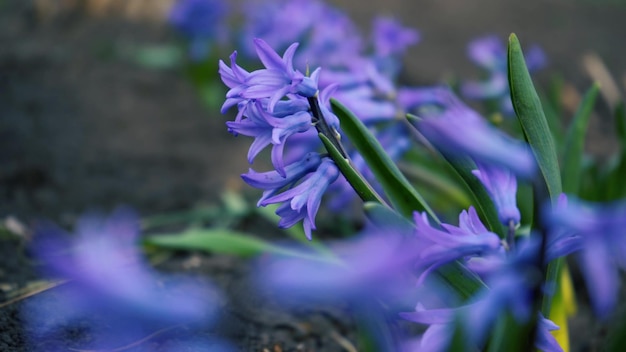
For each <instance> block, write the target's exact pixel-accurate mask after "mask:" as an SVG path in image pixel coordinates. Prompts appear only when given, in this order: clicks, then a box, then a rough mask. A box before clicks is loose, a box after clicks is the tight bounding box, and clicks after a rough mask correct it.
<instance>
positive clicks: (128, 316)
mask: <svg viewBox="0 0 626 352" xmlns="http://www.w3.org/2000/svg"><path fill="white" fill-rule="evenodd" d="M138 236H139V219H138V218H137V216H136V214H135V213H134V212H132V211H130V210H129V209H124V208H119V209H117V210H115V211H114V212H113V213H112V214H111V215H110V216H109V217H106V218H105V217H103V216H100V215H96V214H87V215H83V216H82V217H81V218H80V219H79V221H78V223H77V225H76V229H75V236H69V235H68V234H67V233H66V232H65V231H63V230H61V229H60V228H58V227H56V226H54V225H51V224H41V225H40V226H38V227H37V228H36V232H35V236H34V238H33V253H34V254H35V256H36V257H37V259H39V260H41V261H42V262H43V263H44V264H45V265H44V266H43V270H44V271H45V273H46V274H48V275H53V276H54V277H61V278H64V279H69V282H68V283H67V284H65V285H63V286H62V287H59V288H56V289H55V290H54V292H49V293H46V294H42V295H38V296H37V297H34V298H33V299H31V300H29V301H28V302H27V304H26V306H25V307H24V309H23V314H24V319H25V321H26V322H27V324H29V326H30V328H29V332H31V333H32V334H33V338H36V339H37V340H38V341H45V340H53V339H54V338H51V337H52V336H55V335H57V336H62V335H61V334H63V333H64V331H65V330H67V329H72V327H74V328H75V327H76V326H80V327H81V329H85V326H88V328H87V329H89V330H90V335H89V337H90V342H89V344H90V345H91V346H92V347H93V348H96V349H98V350H100V349H102V350H104V349H106V350H112V349H113V348H112V346H115V345H118V346H119V345H122V346H123V345H126V344H129V343H132V342H135V341H137V340H138V339H141V338H144V337H145V336H147V335H149V334H151V333H153V332H154V331H156V330H158V329H160V328H163V326H164V325H165V326H172V324H174V325H175V324H181V323H189V322H192V321H194V322H203V323H206V322H210V321H211V320H213V319H214V317H215V313H216V307H217V305H216V304H215V301H216V300H219V295H218V294H217V292H216V290H215V289H213V288H212V287H211V286H210V285H208V283H206V282H200V281H199V280H198V279H191V278H190V279H184V278H181V277H174V276H172V275H162V274H159V273H157V272H156V271H155V270H153V269H152V268H151V267H150V265H149V264H148V263H147V262H146V261H145V260H144V259H143V258H142V256H141V253H140V248H141V247H140V245H139V243H138V242H139V240H140V239H139V237H138ZM57 338H58V337H57ZM41 347H42V348H44V349H46V350H48V348H45V347H43V345H42V346H41ZM49 347H50V346H49ZM50 349H54V348H52V347H50Z"/></svg>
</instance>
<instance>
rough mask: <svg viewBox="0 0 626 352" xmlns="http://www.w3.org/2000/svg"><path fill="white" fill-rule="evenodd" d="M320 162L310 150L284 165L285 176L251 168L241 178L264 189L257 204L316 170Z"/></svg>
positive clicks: (317, 155) (255, 186)
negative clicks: (300, 157)
mask: <svg viewBox="0 0 626 352" xmlns="http://www.w3.org/2000/svg"><path fill="white" fill-rule="evenodd" d="M321 162H322V157H321V156H320V154H319V153H315V152H310V153H308V154H306V155H305V156H304V157H303V158H302V159H300V160H298V161H296V162H294V163H292V164H289V165H287V166H286V167H285V176H282V175H280V174H279V173H278V171H269V172H261V173H259V172H256V171H254V170H252V169H250V170H249V171H248V173H247V174H243V175H241V178H242V179H243V180H244V181H245V182H246V183H247V184H249V185H250V186H252V187H254V188H258V189H262V190H264V192H263V196H262V197H261V199H259V201H258V203H257V206H261V204H262V203H263V202H264V201H265V200H266V199H268V198H270V197H272V196H274V195H275V194H277V193H278V192H279V191H280V190H281V189H283V188H285V187H288V186H292V185H293V184H295V183H296V182H298V181H299V180H300V179H302V178H303V177H304V176H306V175H307V174H309V173H311V172H313V171H315V170H317V168H318V167H319V166H320V164H321Z"/></svg>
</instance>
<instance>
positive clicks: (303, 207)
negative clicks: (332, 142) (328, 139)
mask: <svg viewBox="0 0 626 352" xmlns="http://www.w3.org/2000/svg"><path fill="white" fill-rule="evenodd" d="M337 177H339V169H337V166H336V165H335V163H334V162H333V161H332V160H331V159H330V158H323V159H322V162H321V164H320V165H319V167H318V168H317V170H315V172H314V173H312V174H310V175H309V176H308V178H306V179H305V180H304V181H303V182H302V183H300V184H299V185H297V186H295V187H293V188H291V189H289V190H287V191H285V192H283V193H280V194H278V195H275V196H272V197H270V198H267V199H265V200H264V201H262V202H261V203H260V205H262V206H266V205H268V204H273V203H282V202H285V203H284V204H283V205H281V206H280V207H279V208H278V209H277V210H276V213H277V214H278V215H280V217H281V220H280V222H279V223H278V226H279V227H281V228H287V227H291V226H293V225H295V224H296V223H297V222H298V221H300V220H304V222H303V225H304V232H305V234H306V236H307V238H308V239H309V240H310V239H311V230H312V229H315V215H316V214H317V211H318V209H319V206H320V203H321V201H322V196H323V195H324V192H326V189H327V188H328V186H329V185H330V184H331V183H333V182H335V180H337Z"/></svg>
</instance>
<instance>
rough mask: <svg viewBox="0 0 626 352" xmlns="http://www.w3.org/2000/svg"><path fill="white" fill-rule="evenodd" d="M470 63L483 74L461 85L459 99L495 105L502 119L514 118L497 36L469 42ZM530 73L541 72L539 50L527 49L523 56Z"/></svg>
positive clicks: (502, 46)
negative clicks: (490, 102)
mask: <svg viewBox="0 0 626 352" xmlns="http://www.w3.org/2000/svg"><path fill="white" fill-rule="evenodd" d="M467 55H468V56H469V58H470V60H472V62H474V64H476V65H477V66H478V67H480V68H481V69H483V70H484V71H485V72H486V77H485V78H484V79H483V80H480V81H466V82H463V83H462V84H461V94H462V95H463V97H465V98H467V99H472V100H483V101H495V102H496V103H497V106H498V109H497V110H498V111H499V112H500V113H502V114H503V115H504V116H506V117H512V116H514V115H515V114H514V111H513V104H512V103H511V98H510V94H509V82H508V78H507V61H506V58H507V55H506V45H505V44H504V42H503V40H502V39H501V38H500V37H499V36H497V35H487V36H484V37H480V38H477V39H475V40H473V41H471V42H470V43H469V44H468V46H467ZM525 59H526V65H527V66H528V70H529V71H530V72H534V71H537V70H540V69H542V68H544V67H545V66H546V64H547V59H546V56H545V54H544V52H543V50H542V49H541V48H540V47H539V46H536V45H535V46H531V47H530V48H529V49H528V51H527V53H526V56H525Z"/></svg>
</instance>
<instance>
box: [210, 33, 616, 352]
mask: <svg viewBox="0 0 626 352" xmlns="http://www.w3.org/2000/svg"><path fill="white" fill-rule="evenodd" d="M397 28H399V27H397ZM398 33H400V32H398ZM270 37H271V36H270ZM402 38H403V37H402V35H399V34H398V35H397V36H395V37H394V39H393V40H396V41H402V40H403V39H402ZM491 39H493V38H491ZM491 39H490V40H491ZM388 44H389V43H388ZM482 44H484V43H482ZM381 46H382V47H384V46H385V45H379V47H381ZM389 46H392V45H391V44H389V45H387V47H389ZM477 46H478V45H477V44H474V45H473V46H472V47H473V55H474V57H475V58H480V60H483V61H478V62H479V63H483V64H485V65H486V64H487V61H489V62H490V65H491V64H493V65H496V63H495V61H494V60H496V59H495V58H494V55H495V54H494V52H493V51H494V50H495V49H494V48H493V47H490V48H487V49H485V50H486V52H484V53H482V54H481V53H478V52H477V51H478V50H479V49H478V48H477ZM297 49H298V43H293V44H291V45H289V46H288V47H287V49H286V50H285V51H284V53H283V55H282V56H281V55H279V54H278V52H276V51H275V50H274V49H273V48H272V47H271V46H270V45H269V44H268V42H266V41H264V40H263V39H255V40H254V50H255V51H256V54H257V56H258V58H259V60H260V61H261V63H262V64H263V68H261V69H258V70H254V71H247V70H246V69H244V68H242V67H241V66H239V65H238V63H237V52H236V51H235V52H234V53H233V54H232V55H231V57H230V65H228V64H226V63H225V62H223V61H221V62H220V74H221V77H222V80H223V82H224V83H225V85H226V86H227V87H228V88H229V91H228V92H227V94H226V102H225V103H224V105H223V109H222V111H223V112H225V111H227V110H228V109H230V108H235V107H236V108H237V114H236V118H235V121H233V122H228V123H227V125H228V129H229V131H230V132H231V133H233V134H234V135H245V136H249V137H253V138H254V141H253V143H252V146H251V147H250V152H249V154H248V160H249V161H250V162H251V163H252V162H253V161H254V159H255V157H256V156H257V155H258V154H259V152H260V151H261V150H262V149H263V148H265V147H267V146H270V145H271V146H272V148H271V149H272V150H271V161H272V165H273V166H274V168H275V170H272V171H268V172H261V173H260V172H257V171H255V170H252V169H250V171H249V172H248V173H246V174H243V175H242V178H243V180H244V181H245V182H246V183H248V184H249V185H251V186H253V187H255V188H258V189H261V190H263V196H262V197H261V199H260V200H259V202H258V206H267V205H269V204H274V203H275V204H278V208H277V209H276V214H277V215H279V216H280V221H279V223H278V225H279V227H291V226H294V225H295V224H296V223H298V222H300V221H301V222H302V224H303V226H304V232H305V234H306V237H307V238H308V239H309V240H310V239H311V236H312V231H313V230H315V218H316V215H317V213H318V209H319V207H320V204H321V203H322V197H323V195H324V194H325V193H329V196H330V197H331V199H333V198H336V197H338V196H340V197H347V196H348V195H347V194H346V193H345V192H340V191H339V192H338V191H337V190H336V189H334V188H333V184H335V183H337V182H339V183H344V185H349V186H350V188H351V189H352V190H353V191H354V194H356V195H358V197H359V198H360V199H361V201H362V202H363V204H364V211H365V214H366V216H367V219H368V222H367V226H366V229H365V230H364V232H363V233H362V234H361V235H360V236H358V237H357V238H356V239H353V240H350V241H346V242H343V243H336V244H334V245H331V246H330V248H331V250H332V253H333V256H332V259H333V260H329V261H327V262H325V261H323V260H321V264H320V261H311V260H302V259H293V258H287V259H285V258H279V259H277V260H276V262H275V263H273V264H272V265H265V266H263V267H262V269H261V273H260V275H259V277H260V278H261V280H260V283H259V284H266V285H267V284H269V286H271V287H279V288H280V290H281V291H282V292H285V293H286V294H287V295H290V296H297V297H302V299H320V298H326V299H336V298H337V297H342V298H348V299H349V300H350V302H352V303H353V305H354V307H355V310H356V312H357V313H356V314H357V320H358V322H359V325H362V327H363V328H364V329H365V330H367V331H368V332H369V335H368V336H369V339H365V340H364V341H362V343H363V345H362V346H363V348H364V349H366V350H367V349H370V350H388V351H402V350H407V351H412V350H424V351H444V350H454V351H473V350H506V351H514V350H515V351H516V350H519V351H527V350H534V349H540V350H545V351H562V350H568V349H569V346H568V342H567V314H569V311H570V308H571V307H572V305H573V303H572V301H571V292H572V288H571V286H570V285H571V284H570V282H569V274H568V272H567V268H566V267H565V266H564V265H563V258H564V257H565V256H567V255H569V254H573V253H576V256H578V257H579V258H580V263H581V267H583V269H582V271H583V273H584V275H585V277H586V280H587V284H588V290H589V292H590V296H591V300H592V305H593V307H594V308H595V311H596V313H597V314H598V316H599V317H601V318H602V317H606V316H607V315H608V313H609V312H610V310H611V309H613V308H614V307H615V304H616V299H617V298H616V297H617V293H618V288H619V274H618V270H619V268H623V259H621V258H623V255H624V254H626V253H625V252H624V250H625V249H626V247H624V246H623V245H622V242H623V241H624V240H623V238H624V236H623V231H624V230H623V229H624V228H625V227H623V225H625V224H624V221H625V219H626V208H625V206H624V202H623V201H616V202H615V203H613V204H607V205H595V204H592V203H586V202H583V201H581V200H578V199H577V197H576V195H577V194H579V192H580V178H581V175H582V173H581V169H582V164H581V159H580V157H576V156H575V155H573V153H578V154H580V153H581V152H582V150H581V148H582V147H581V143H582V142H581V141H582V140H583V136H584V125H585V124H586V122H587V121H588V118H589V114H590V109H591V106H592V105H593V102H594V100H595V97H596V95H597V87H593V88H592V89H591V90H590V92H589V93H588V95H587V96H586V98H585V99H584V100H583V101H582V102H581V107H580V109H579V112H578V113H577V115H576V117H575V119H574V121H573V123H572V127H571V129H570V132H569V133H568V142H569V143H571V144H572V148H573V149H570V150H565V151H564V156H563V163H564V164H563V167H562V170H568V171H571V172H570V173H566V172H562V171H561V169H560V167H559V162H558V159H559V156H558V155H557V146H556V145H555V142H554V139H553V134H552V132H551V130H550V128H549V125H548V120H547V118H546V116H545V114H544V111H543V108H542V105H541V102H540V100H539V98H538V95H537V93H536V92H535V89H534V87H533V84H532V81H531V79H530V75H529V70H528V67H527V64H526V60H529V61H530V62H533V65H539V62H543V61H542V60H543V58H542V56H541V55H540V54H539V52H538V51H537V50H536V49H534V50H532V51H531V53H532V54H531V55H529V56H527V57H526V59H525V57H524V55H523V53H522V49H521V46H520V43H519V41H518V39H517V37H516V36H515V35H511V37H510V38H509V43H508V47H507V49H506V52H505V54H504V57H499V58H498V60H504V69H505V74H504V78H505V83H506V86H504V87H501V91H499V92H498V95H497V96H498V97H500V98H501V99H502V101H503V102H502V108H503V112H504V113H507V109H506V108H507V102H510V103H511V104H512V105H511V106H512V108H513V112H514V114H515V115H516V116H517V121H518V124H519V127H521V128H520V129H519V130H518V131H517V133H518V135H519V136H520V137H522V139H516V138H512V137H510V136H509V135H507V134H506V133H505V132H504V131H502V130H501V129H498V128H496V127H495V126H493V125H492V124H490V123H489V122H488V121H487V120H485V119H484V118H483V117H482V116H480V114H478V113H477V112H475V111H473V110H472V109H470V108H469V107H468V106H467V105H465V104H464V103H463V101H462V100H461V99H459V98H458V97H457V96H456V95H455V93H454V92H453V91H452V90H451V89H449V88H446V87H427V88H423V87H402V88H400V89H396V88H394V86H393V84H394V83H393V82H394V78H395V76H394V73H393V72H392V71H386V70H385V67H382V66H376V65H375V64H374V65H373V66H370V67H372V69H373V71H372V72H369V73H368V74H369V76H368V77H367V78H365V82H366V83H365V85H364V86H359V84H362V83H355V82H358V81H359V80H360V79H361V78H359V77H358V76H357V75H356V74H354V73H353V72H352V71H350V68H348V67H346V66H342V65H329V68H328V70H329V71H331V72H330V73H324V70H325V69H326V68H325V66H324V65H323V64H322V65H321V67H316V68H315V69H314V70H313V71H312V72H311V73H310V74H308V72H302V71H299V70H297V69H296V68H294V67H295V66H296V64H295V63H296V62H297V60H296V59H295V57H297V55H296V50H297ZM496 49H497V48H496ZM305 51H306V52H309V51H308V48H307V49H305ZM381 51H382V52H386V51H385V50H381ZM310 52H313V53H315V50H311V51H310ZM481 55H482V56H481ZM374 57H375V56H374ZM360 58H361V59H363V60H365V61H368V60H373V61H370V63H371V62H375V58H372V57H364V56H360ZM316 59H317V58H315V57H307V60H308V61H307V62H309V63H310V62H315V61H316ZM320 60H321V59H320ZM476 60H478V59H476ZM490 60H491V61H490ZM531 60H533V61H531ZM492 61H494V62H492ZM535 63H536V64H535ZM497 65H500V66H502V65H503V63H502V62H499V63H497ZM338 67H339V68H338ZM363 67H365V66H360V68H361V69H362V68H363ZM500 69H502V67H500ZM356 71H358V72H363V71H362V70H356ZM352 74H354V75H355V76H352V77H350V75H352ZM493 74H494V75H502V74H503V73H502V72H499V73H497V74H496V73H493ZM346 76H347V77H346ZM322 77H325V78H324V79H322ZM494 79H495V78H494ZM498 79H502V77H500V78H498ZM377 82H378V83H380V82H384V83H383V84H380V85H379V86H376V83H377ZM353 84H356V85H357V88H356V89H365V88H369V89H373V91H375V92H377V93H381V92H384V90H383V89H386V91H387V92H388V93H392V94H389V95H388V96H387V97H386V98H382V99H381V98H380V96H377V98H376V99H377V100H376V101H375V103H376V104H375V105H374V104H372V103H373V102H372V99H371V97H372V95H369V94H364V95H360V96H359V95H357V94H351V93H350V89H352V87H353ZM389 84H390V85H389ZM381 87H385V88H381ZM464 87H465V88H462V89H464V90H465V91H471V90H472V89H474V88H475V89H474V91H477V90H478V88H481V87H479V86H478V85H476V84H468V85H466V86H464ZM467 87H470V88H472V89H469V88H467ZM483 88H484V87H483ZM481 89H482V88H481ZM330 96H334V97H338V98H337V99H335V98H330V99H329V97H330ZM475 97H478V96H475ZM493 97H495V95H494V96H493ZM342 98H343V99H346V100H347V101H348V102H349V103H348V104H343V103H342V102H341V99H342ZM361 103H362V104H363V106H367V107H368V108H365V109H363V113H364V115H365V116H364V117H360V116H359V114H358V111H360V109H359V104H361ZM387 103H389V104H392V111H393V113H390V115H389V117H386V116H385V112H384V111H385V110H384V109H383V108H382V107H384V106H385V104H387ZM368 104H370V105H368ZM346 105H350V106H353V107H354V110H355V111H357V113H353V112H352V111H351V109H350V108H348V107H347V106H346ZM370 106H375V108H374V109H372V108H369V107H370ZM398 114H403V115H406V118H400V119H398V118H397V116H398ZM619 118H620V119H622V118H623V117H622V116H620V117H619ZM381 122H382V123H381ZM381 125H382V126H381ZM389 125H396V126H400V127H401V128H398V129H394V130H393V131H394V133H395V134H396V135H395V138H394V137H391V138H390V139H391V142H389V143H388V144H385V145H383V143H384V142H385V139H384V138H383V137H381V135H380V134H379V133H380V131H381V130H383V128H389ZM515 132H516V131H515V129H513V131H512V133H515ZM315 135H317V139H315V138H312V137H314V136H315ZM405 138H413V139H414V140H415V141H416V144H417V146H416V147H415V148H418V149H420V150H421V151H422V152H423V153H424V154H429V155H430V157H431V158H433V159H436V160H438V162H439V163H440V165H441V164H444V165H445V168H447V169H448V170H451V173H452V174H454V176H455V177H456V179H457V180H459V184H460V185H461V186H462V187H465V191H466V192H467V193H468V194H469V197H470V199H471V203H472V204H471V205H470V206H469V208H467V209H466V210H462V211H461V212H460V215H459V216H458V225H453V224H449V223H446V222H445V221H444V220H441V219H440V218H439V214H440V212H438V211H436V210H435V209H434V208H433V207H431V206H430V205H429V202H428V199H427V197H424V196H422V194H421V192H420V186H419V184H418V185H415V184H412V183H411V182H409V181H408V180H407V178H405V176H404V175H403V173H402V172H401V170H400V169H399V168H398V167H397V165H396V163H395V162H394V160H397V159H398V155H400V156H401V155H402V154H403V152H402V153H394V151H396V150H397V149H398V148H403V150H404V151H406V150H407V149H409V147H406V146H405V145H404V141H406V139H405ZM318 139H319V141H321V145H323V149H321V148H320V147H321V146H320V143H319V141H318V142H317V143H315V141H317V140H318ZM312 140H313V141H312ZM398 143H400V144H402V145H403V146H402V147H399V146H397V145H396V144H398ZM291 148H293V149H295V150H296V151H295V152H290V150H291ZM387 150H390V151H391V152H388V151H387ZM421 155H422V156H423V154H421ZM614 170H615V169H614ZM614 174H615V171H614V172H613V174H612V175H613V176H611V177H615V176H614ZM518 183H521V184H522V185H523V186H524V187H525V189H527V190H529V191H530V194H527V195H526V196H527V197H523V196H522V197H519V196H518V195H517V190H518ZM564 185H565V186H564ZM564 188H565V191H567V192H568V193H569V194H570V196H569V199H568V196H567V195H565V193H563V191H564ZM335 192H338V194H337V193H335ZM528 196H530V197H528ZM521 207H525V209H524V210H525V211H524V212H522V210H520V208H521ZM523 213H524V214H523ZM599 258H602V259H599ZM261 282H262V283H261ZM424 290H426V291H430V293H424V292H423V291H424ZM432 292H435V294H432ZM408 302H412V309H411V307H409V306H407V303H408ZM553 302H554V304H553ZM398 320H404V321H408V322H413V323H417V324H418V325H420V326H422V327H423V328H425V331H424V332H423V334H422V335H421V336H418V337H416V336H414V335H412V334H409V333H407V331H406V330H404V329H402V328H398V325H397V321H398ZM558 330H561V333H560V334H559V333H558ZM563 330H565V331H563ZM555 332H556V333H555ZM555 336H557V337H558V339H557V338H556V337H555Z"/></svg>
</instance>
